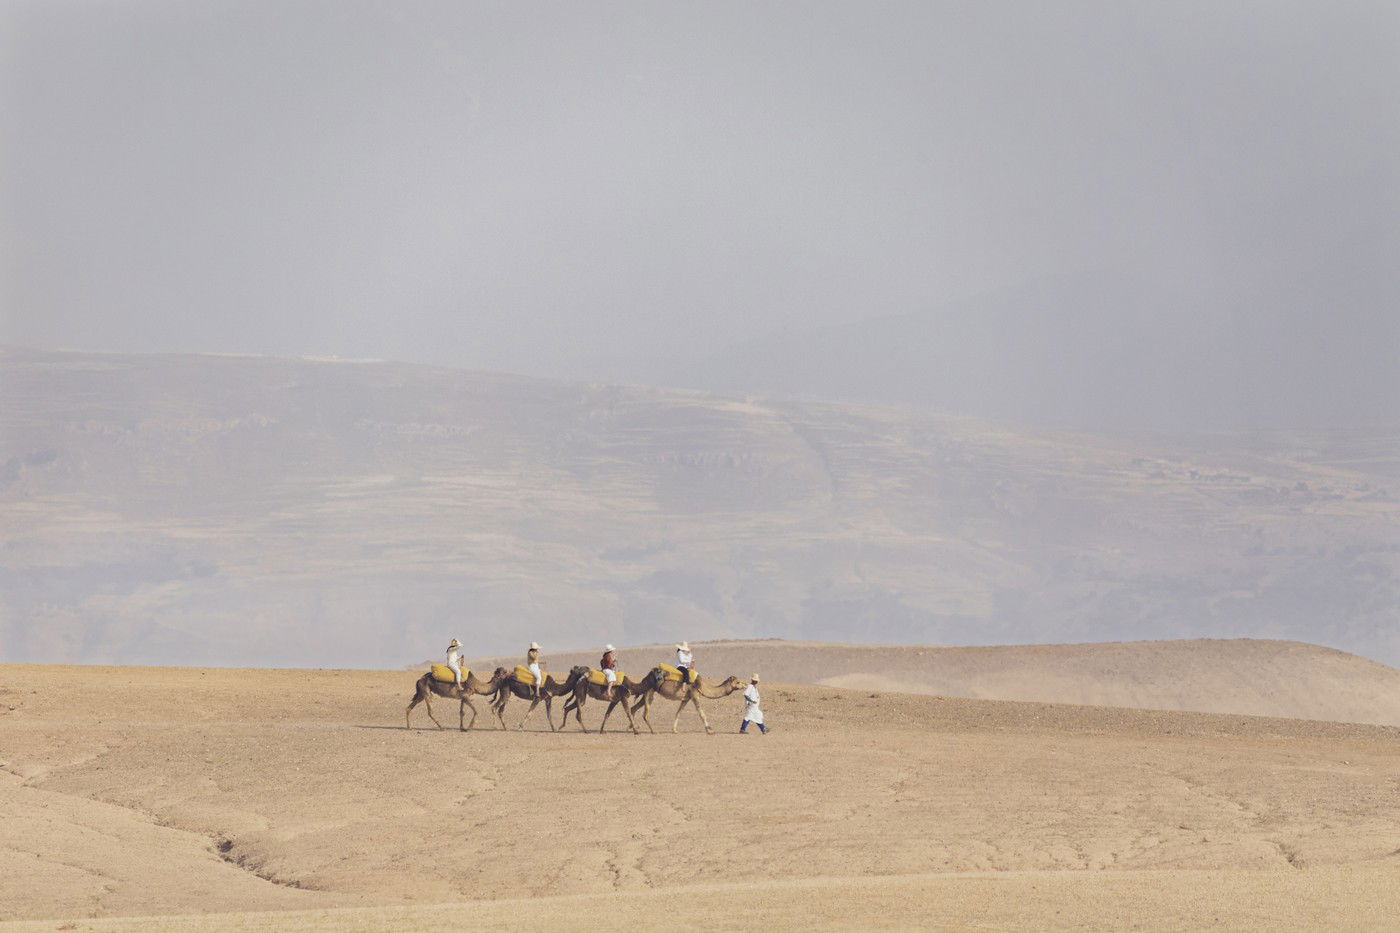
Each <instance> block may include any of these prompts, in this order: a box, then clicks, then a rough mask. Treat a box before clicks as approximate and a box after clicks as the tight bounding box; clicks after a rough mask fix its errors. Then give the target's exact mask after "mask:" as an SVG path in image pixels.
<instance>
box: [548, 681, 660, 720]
mask: <svg viewBox="0 0 1400 933" xmlns="http://www.w3.org/2000/svg"><path fill="white" fill-rule="evenodd" d="M648 677H650V675H647V677H643V678H642V679H641V680H633V679H632V678H631V677H628V676H627V675H625V674H624V675H623V676H622V677H621V678H619V679H618V681H617V683H615V684H613V689H612V692H611V693H609V692H608V688H607V686H606V685H604V684H595V683H594V682H593V681H591V680H589V679H588V678H587V677H582V678H580V679H579V682H578V683H576V684H574V695H573V696H572V697H570V698H569V700H568V702H566V703H565V704H564V722H563V724H562V725H561V726H560V727H559V728H560V729H563V728H564V726H567V725H568V724H569V713H570V711H572V712H573V714H574V718H575V719H577V720H578V727H579V728H580V729H582V730H583V731H584V732H587V731H588V727H587V726H585V725H584V724H583V714H582V712H581V710H582V709H583V704H584V703H585V702H587V700H588V698H589V697H592V698H593V699H595V700H599V701H602V700H607V701H609V702H608V709H607V712H605V713H603V723H602V725H600V726H599V727H598V734H599V735H602V734H603V730H605V729H606V728H607V727H608V717H609V716H611V715H612V711H613V708H614V707H616V706H617V705H618V704H619V703H620V704H622V711H623V712H624V713H626V714H627V725H628V726H630V727H631V729H632V734H633V735H636V734H637V720H636V718H635V717H634V716H633V715H632V709H631V707H630V706H629V705H628V703H627V700H628V699H629V698H631V697H634V696H640V695H641V693H642V691H643V690H648V689H650V688H649V687H647V686H645V684H647V683H648Z"/></svg>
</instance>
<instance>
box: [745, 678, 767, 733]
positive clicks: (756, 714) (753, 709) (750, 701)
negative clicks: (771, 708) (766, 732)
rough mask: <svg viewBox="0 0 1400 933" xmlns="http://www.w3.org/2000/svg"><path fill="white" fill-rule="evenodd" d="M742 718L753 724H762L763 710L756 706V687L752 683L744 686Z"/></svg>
mask: <svg viewBox="0 0 1400 933" xmlns="http://www.w3.org/2000/svg"><path fill="white" fill-rule="evenodd" d="M744 718H745V719H746V720H748V721H749V722H751V723H753V724H754V725H755V726H761V725H763V710H761V709H759V707H758V688H757V687H755V686H754V685H753V684H749V685H748V686H747V687H746V688H744Z"/></svg>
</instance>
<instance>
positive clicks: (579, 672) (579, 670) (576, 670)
mask: <svg viewBox="0 0 1400 933" xmlns="http://www.w3.org/2000/svg"><path fill="white" fill-rule="evenodd" d="M587 676H588V665H587V664H575V665H574V666H573V667H571V668H569V679H568V680H566V681H564V685H565V686H567V687H572V686H573V685H574V684H576V683H578V682H579V678H580V677H587Z"/></svg>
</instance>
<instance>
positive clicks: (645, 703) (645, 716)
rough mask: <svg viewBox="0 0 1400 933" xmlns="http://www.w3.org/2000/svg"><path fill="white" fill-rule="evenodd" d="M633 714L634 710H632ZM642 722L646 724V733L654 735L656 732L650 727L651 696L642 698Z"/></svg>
mask: <svg viewBox="0 0 1400 933" xmlns="http://www.w3.org/2000/svg"><path fill="white" fill-rule="evenodd" d="M634 712H635V710H634ZM642 722H644V723H646V724H647V731H648V732H650V733H651V734H652V735H656V730H655V729H653V728H652V726H651V694H650V693H648V694H647V695H646V696H644V697H642Z"/></svg>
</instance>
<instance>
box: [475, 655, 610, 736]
mask: <svg viewBox="0 0 1400 933" xmlns="http://www.w3.org/2000/svg"><path fill="white" fill-rule="evenodd" d="M587 676H588V668H587V667H585V666H583V665H579V666H578V667H575V668H573V669H572V670H571V671H569V676H568V678H567V679H565V680H564V682H563V683H560V682H559V681H557V680H555V679H554V675H553V674H545V675H544V686H543V687H542V688H541V690H540V694H541V695H540V696H539V697H538V698H536V696H535V690H534V688H533V687H532V686H531V685H529V684H522V683H521V682H520V681H518V680H516V679H515V675H514V674H513V673H512V674H509V675H508V676H507V677H506V679H505V680H504V681H502V682H501V685H500V686H499V687H497V688H496V699H495V700H493V701H492V709H493V710H494V711H495V713H496V718H497V719H499V720H500V721H501V728H502V729H504V728H505V727H506V718H505V708H506V700H509V699H510V698H511V695H512V694H514V695H515V696H518V697H520V699H522V700H530V701H531V702H530V708H529V709H528V710H526V711H525V718H524V719H522V720H520V725H519V726H517V727H516V728H517V729H524V728H525V724H526V723H527V722H529V721H530V714H531V713H533V712H534V711H535V707H536V706H539V705H540V700H544V716H545V719H547V720H549V731H550V732H558V731H559V730H558V729H555V728H554V713H553V706H554V698H555V697H558V696H563V695H564V694H566V693H573V692H574V685H575V684H577V683H578V681H579V679H580V678H586V677H587Z"/></svg>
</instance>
